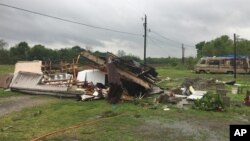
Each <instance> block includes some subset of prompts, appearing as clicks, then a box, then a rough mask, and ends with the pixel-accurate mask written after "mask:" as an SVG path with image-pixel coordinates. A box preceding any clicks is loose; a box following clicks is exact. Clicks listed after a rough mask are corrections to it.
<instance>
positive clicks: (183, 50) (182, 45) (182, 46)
mask: <svg viewBox="0 0 250 141" xmlns="http://www.w3.org/2000/svg"><path fill="white" fill-rule="evenodd" d="M181 49H182V64H184V62H185V61H184V52H185V48H184V44H181Z"/></svg>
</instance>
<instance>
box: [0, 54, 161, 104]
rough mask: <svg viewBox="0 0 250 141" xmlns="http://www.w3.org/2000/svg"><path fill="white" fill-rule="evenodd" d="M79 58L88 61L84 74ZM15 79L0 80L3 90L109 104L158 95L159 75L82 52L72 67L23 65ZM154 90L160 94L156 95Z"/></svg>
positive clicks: (114, 58)
mask: <svg viewBox="0 0 250 141" xmlns="http://www.w3.org/2000/svg"><path fill="white" fill-rule="evenodd" d="M80 57H84V58H85V59H87V60H88V62H89V64H88V66H87V67H85V68H89V69H85V70H79V67H78V65H77V64H78V61H79V58H80ZM11 78H12V76H9V75H8V76H1V77H0V79H3V81H1V82H4V83H3V84H0V87H4V88H8V87H9V88H10V89H11V90H12V91H18V92H23V93H28V94H44V95H53V96H60V97H73V98H79V99H81V100H88V99H100V98H106V99H107V100H108V102H109V103H117V102H119V100H120V99H125V100H133V99H134V98H135V97H137V96H142V95H143V96H144V95H148V94H150V93H159V92H161V89H159V88H158V89H157V88H155V87H156V86H155V85H154V83H155V81H156V79H157V72H156V71H155V69H154V68H152V67H149V66H147V65H142V64H140V63H138V62H136V61H134V60H124V59H122V58H119V57H117V56H115V55H114V54H112V53H106V56H105V57H100V56H96V55H94V54H93V53H91V52H89V51H85V52H82V53H81V54H80V55H79V56H78V57H77V60H75V59H73V63H72V64H70V65H69V64H68V63H67V64H66V63H65V64H64V63H60V64H56V65H55V66H54V65H53V64H52V63H51V62H50V63H46V62H45V63H44V62H42V61H20V62H17V63H16V65H15V72H14V75H13V79H11ZM154 90H157V92H155V91H154Z"/></svg>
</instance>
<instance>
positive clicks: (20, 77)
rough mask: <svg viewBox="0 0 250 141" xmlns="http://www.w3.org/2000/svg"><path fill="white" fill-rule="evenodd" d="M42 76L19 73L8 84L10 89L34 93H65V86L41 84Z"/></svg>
mask: <svg viewBox="0 0 250 141" xmlns="http://www.w3.org/2000/svg"><path fill="white" fill-rule="evenodd" d="M42 78H43V75H42V74H39V73H32V72H23V71H19V72H18V73H17V74H15V75H14V78H13V80H12V82H11V84H10V88H11V89H25V90H36V91H50V92H53V91H55V92H66V91H67V89H68V88H67V87H66V86H55V85H46V84H42V83H41V80H42Z"/></svg>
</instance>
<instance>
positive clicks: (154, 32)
mask: <svg viewBox="0 0 250 141" xmlns="http://www.w3.org/2000/svg"><path fill="white" fill-rule="evenodd" d="M150 32H152V33H154V34H156V35H158V36H160V37H162V38H163V39H165V40H168V41H171V42H174V43H176V44H183V43H181V42H178V41H175V40H172V39H169V38H167V37H165V36H163V35H161V34H159V33H157V32H155V31H152V30H151V31H150ZM184 45H185V46H188V47H195V46H192V45H188V44H184Z"/></svg>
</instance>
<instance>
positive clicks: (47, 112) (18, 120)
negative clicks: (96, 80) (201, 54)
mask: <svg viewBox="0 0 250 141" xmlns="http://www.w3.org/2000/svg"><path fill="white" fill-rule="evenodd" d="M6 70H8V67H6ZM157 71H158V72H159V75H160V77H161V78H166V77H170V78H171V79H173V81H164V82H161V83H160V84H159V85H161V86H162V87H164V88H171V87H176V86H178V85H180V84H181V82H182V81H183V80H184V78H186V77H191V78H195V77H202V78H208V79H209V78H215V77H216V79H221V80H231V78H232V77H231V76H230V75H211V74H194V73H193V72H192V71H189V70H175V69H169V68H164V67H160V68H157ZM238 79H239V82H241V83H246V84H248V83H249V82H248V81H249V76H248V75H246V76H245V75H244V76H239V78H238ZM245 89H248V87H246V88H245ZM3 93H4V94H3ZM2 94H3V95H7V94H11V95H12V96H13V95H15V94H14V93H12V92H3V90H0V95H2ZM229 96H230V97H231V100H232V101H233V102H237V103H242V100H243V98H244V96H245V93H242V94H238V95H234V94H229ZM5 97H6V96H5ZM0 98H1V97H0ZM34 98H39V96H38V97H37V96H35V97H34ZM51 99H52V100H51V102H49V103H48V104H44V105H39V106H35V107H32V108H26V109H23V110H22V111H19V112H14V113H11V114H8V115H5V116H3V117H0V140H7V141H8V140H9V141H13V140H31V139H33V138H36V137H39V136H41V135H44V134H46V133H49V132H52V131H55V130H58V129H61V128H65V127H70V126H72V125H76V124H79V123H88V122H91V121H95V122H94V123H92V124H90V125H85V126H82V127H79V128H74V129H71V130H67V131H65V132H60V133H57V134H55V135H52V136H49V137H47V138H45V139H43V140H53V141H54V140H58V141H61V140H103V141H106V140H110V141H113V140H121V141H128V140H139V141H140V140H141V141H143V140H148V141H155V140H170V141H171V140H174V141H176V140H197V141H198V140H199V141H200V140H207V141H210V140H228V139H229V137H228V136H229V124H249V123H250V108H249V107H245V106H244V105H241V104H238V105H237V106H231V107H230V108H227V110H226V111H225V112H208V111H197V110H194V109H191V108H189V109H187V110H186V109H179V108H176V107H175V106H174V105H169V104H168V105H167V106H168V107H169V108H170V110H169V111H164V110H163V109H164V107H165V106H166V105H164V104H159V105H156V104H155V103H154V102H153V101H154V97H148V98H144V99H143V100H141V101H139V103H134V102H121V103H119V104H117V105H110V104H108V103H107V102H106V101H105V100H96V101H88V102H77V101H75V100H72V99H58V98H54V97H51ZM105 117H110V118H105ZM96 120H97V121H96Z"/></svg>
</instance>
